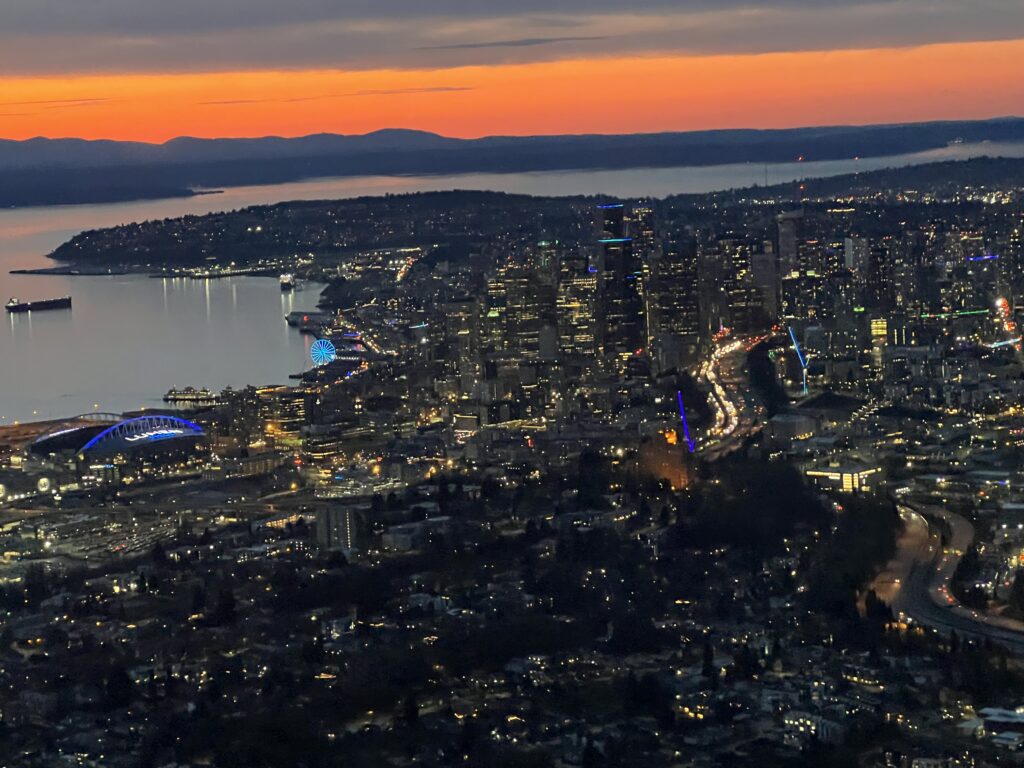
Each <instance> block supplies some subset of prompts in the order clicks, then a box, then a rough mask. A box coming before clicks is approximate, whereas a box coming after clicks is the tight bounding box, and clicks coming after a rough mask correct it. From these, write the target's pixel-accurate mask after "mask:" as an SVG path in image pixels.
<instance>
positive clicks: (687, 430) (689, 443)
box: [676, 390, 696, 453]
mask: <svg viewBox="0 0 1024 768" xmlns="http://www.w3.org/2000/svg"><path fill="white" fill-rule="evenodd" d="M676 395H677V396H678V398H679V418H681V419H682V420H683V435H684V436H685V437H686V445H687V446H688V447H689V449H690V453H693V452H694V451H695V450H696V447H695V445H694V442H693V440H692V439H691V438H690V425H689V424H687V423H686V409H685V408H684V407H683V393H682V390H680V391H679V392H676Z"/></svg>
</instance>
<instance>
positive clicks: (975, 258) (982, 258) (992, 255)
mask: <svg viewBox="0 0 1024 768" xmlns="http://www.w3.org/2000/svg"><path fill="white" fill-rule="evenodd" d="M998 258H999V256H998V255H997V254H995V253H990V254H988V255H987V256H968V257H967V260H968V261H992V259H998Z"/></svg>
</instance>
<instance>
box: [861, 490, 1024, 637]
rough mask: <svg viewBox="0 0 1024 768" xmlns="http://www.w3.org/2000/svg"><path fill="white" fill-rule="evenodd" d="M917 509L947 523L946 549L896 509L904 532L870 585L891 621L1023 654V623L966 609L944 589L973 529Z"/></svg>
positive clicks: (924, 525) (941, 512)
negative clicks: (885, 605) (890, 611)
mask: <svg viewBox="0 0 1024 768" xmlns="http://www.w3.org/2000/svg"><path fill="white" fill-rule="evenodd" d="M921 509H922V511H923V512H925V513H926V514H928V515H929V516H932V517H934V518H938V519H941V520H944V521H946V523H948V524H949V528H950V532H951V536H950V541H949V544H948V545H947V546H946V547H945V548H943V547H942V542H941V536H940V534H939V531H938V528H937V527H936V526H935V525H934V524H932V523H930V522H929V521H928V520H927V519H926V518H925V516H924V515H923V514H922V513H921V512H919V511H918V510H916V509H914V508H912V507H910V506H907V505H900V508H899V511H900V517H901V518H902V519H903V523H904V531H903V534H902V535H901V536H900V539H899V541H898V542H897V552H896V556H895V557H894V558H893V559H892V561H890V562H889V564H888V565H887V566H886V568H885V569H884V570H883V571H882V572H881V573H879V575H878V576H877V577H876V578H875V581H874V584H873V586H874V589H875V591H876V592H877V593H878V596H879V597H880V598H882V600H884V601H885V602H887V603H888V604H889V605H890V606H891V607H892V609H893V612H894V614H896V615H897V616H899V617H901V618H903V619H905V620H909V621H912V622H916V623H918V624H921V625H923V626H925V627H927V628H929V629H931V630H933V631H935V632H941V633H943V634H948V633H949V632H951V631H953V630H955V631H956V632H957V634H959V635H960V636H962V637H971V638H974V639H989V640H991V641H992V642H994V643H998V644H999V645H1002V646H1004V647H1005V648H1007V649H1008V650H1010V651H1013V652H1014V653H1018V654H1024V622H1019V621H1015V620H1014V619H1009V618H1006V617H1002V616H992V615H990V614H986V613H984V612H982V611H975V610H972V609H970V608H966V607H964V606H962V605H960V603H959V602H957V600H956V598H955V597H954V596H953V594H952V592H951V590H950V585H951V582H952V580H953V574H954V573H955V572H956V567H957V565H959V564H960V560H961V558H962V557H963V555H964V552H966V551H967V549H968V548H969V547H970V546H971V543H972V542H973V541H974V527H973V526H972V525H971V524H970V522H968V521H967V520H965V519H964V518H963V517H961V516H959V515H955V514H953V513H952V512H949V511H948V510H945V509H941V508H938V507H922V508H921Z"/></svg>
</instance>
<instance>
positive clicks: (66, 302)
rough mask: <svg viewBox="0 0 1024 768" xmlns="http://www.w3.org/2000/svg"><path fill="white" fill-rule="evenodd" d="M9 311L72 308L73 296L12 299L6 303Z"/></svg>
mask: <svg viewBox="0 0 1024 768" xmlns="http://www.w3.org/2000/svg"><path fill="white" fill-rule="evenodd" d="M5 308H6V309H7V311H8V312H42V311H43V310H47V309H71V297H70V296H64V297H63V298H60V299H43V300H42V301H18V300H17V299H11V300H10V301H8V302H7V304H6V305H5Z"/></svg>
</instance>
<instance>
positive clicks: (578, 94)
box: [0, 40, 1024, 142]
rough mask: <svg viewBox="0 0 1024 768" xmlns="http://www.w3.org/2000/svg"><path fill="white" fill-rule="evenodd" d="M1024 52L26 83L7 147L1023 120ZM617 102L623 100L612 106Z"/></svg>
mask: <svg viewBox="0 0 1024 768" xmlns="http://www.w3.org/2000/svg"><path fill="white" fill-rule="evenodd" d="M1022 59H1024V40H1009V41H1002V42H984V43H941V44H933V45H924V46H917V47H913V48H887V49H857V50H840V51H811V52H788V53H759V54H729V55H721V54H716V55H706V56H647V57H645V56H635V55H634V56H628V57H614V58H606V59H595V58H582V59H568V60H559V61H546V62H535V63H525V64H504V65H488V66H461V67H450V68H444V69H375V70H362V71H359V70H354V71H340V70H324V69H310V70H298V71H291V70H266V71H258V70H254V71H238V72H208V73H181V74H106V75H104V74H100V75H87V76H61V77H53V76H46V77H14V78H7V79H6V80H5V83H4V89H3V97H2V101H0V137H2V138H7V139H28V138H34V137H38V136H47V137H74V138H84V139H114V140H134V141H147V142H163V141H167V140H169V139H172V138H176V137H179V136H195V137H208V138H227V137H257V136H284V137H294V136H304V135H309V134H314V133H346V134H362V133H368V132H371V131H374V130H380V129H386V128H407V129H415V130H424V131H432V132H435V133H439V134H442V135H445V136H452V137H458V138H473V137H479V136H489V135H534V134H571V133H607V134H613V133H647V132H660V131H689V130H708V129H720V128H791V127H800V126H815V125H867V124H878V123H903V122H921V121H931V120H959V119H983V118H991V117H1000V116H1008V114H1009V113H1011V112H1012V110H1010V109H1007V105H1012V104H1024V84H1022V83H1021V82H1020V81H1019V78H1018V77H1017V76H1016V72H1017V63H1018V62H1019V61H1021V60H1022ZM609 94H613V95H614V96H615V102H614V104H609Z"/></svg>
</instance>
